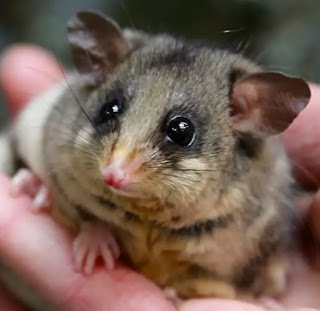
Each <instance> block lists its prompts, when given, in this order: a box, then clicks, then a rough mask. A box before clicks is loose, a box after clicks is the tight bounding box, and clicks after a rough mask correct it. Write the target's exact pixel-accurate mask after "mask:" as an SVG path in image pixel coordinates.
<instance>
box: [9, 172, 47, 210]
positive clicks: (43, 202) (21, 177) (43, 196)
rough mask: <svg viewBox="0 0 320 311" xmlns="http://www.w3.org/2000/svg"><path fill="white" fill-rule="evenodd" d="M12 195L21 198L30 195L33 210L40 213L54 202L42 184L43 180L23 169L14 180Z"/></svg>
mask: <svg viewBox="0 0 320 311" xmlns="http://www.w3.org/2000/svg"><path fill="white" fill-rule="evenodd" d="M10 194H11V195H12V196H19V195H22V194H25V195H28V196H29V197H30V198H32V199H33V202H32V206H31V207H32V210H33V211H35V212H39V211H41V210H46V209H49V208H50V207H51V205H52V200H51V196H50V192H49V190H48V188H47V187H46V186H45V185H43V184H42V182H41V180H40V179H39V178H38V177H37V176H36V175H35V174H34V173H32V172H31V171H30V170H28V169H25V168H22V169H20V170H19V171H18V172H17V173H16V174H15V175H14V176H13V178H12V181H11V186H10Z"/></svg>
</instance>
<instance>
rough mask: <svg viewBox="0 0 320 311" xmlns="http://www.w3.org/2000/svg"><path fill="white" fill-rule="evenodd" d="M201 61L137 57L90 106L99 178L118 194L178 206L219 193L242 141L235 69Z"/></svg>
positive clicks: (164, 52) (182, 52)
mask: <svg viewBox="0 0 320 311" xmlns="http://www.w3.org/2000/svg"><path fill="white" fill-rule="evenodd" d="M202 53H203V55H202V54H200V55H196V54H195V53H194V51H192V49H191V50H190V51H188V50H187V49H186V48H185V47H183V46H181V45H180V46H173V47H171V46H167V47H165V48H160V46H159V47H158V48H157V52H156V53H155V52H152V53H151V52H149V51H143V50H142V51H139V52H136V53H135V54H134V55H131V57H130V58H129V59H128V60H127V61H126V62H125V63H123V64H122V66H120V67H119V68H118V69H116V70H115V71H114V75H113V76H112V77H111V78H110V79H109V81H108V82H106V83H105V84H104V85H103V86H102V87H101V88H100V89H99V91H98V92H97V93H95V94H94V95H92V97H91V98H90V104H88V107H89V112H90V116H91V117H92V121H93V123H94V125H95V128H96V130H95V131H94V134H93V136H92V137H91V139H90V140H89V141H91V142H92V145H91V146H87V147H88V148H89V149H91V150H92V149H93V148H97V146H98V149H99V157H98V158H97V160H96V163H95V167H96V173H95V174H100V177H101V180H103V181H104V182H105V184H106V186H108V187H110V188H111V189H112V190H113V191H115V192H117V193H119V194H122V195H128V196H136V197H139V198H148V197H156V198H159V199H160V200H161V201H167V200H169V201H172V199H173V198H174V199H175V200H177V199H178V198H188V200H194V199H196V198H197V197H198V196H199V195H200V194H201V192H202V191H204V190H205V189H206V188H207V187H209V186H210V187H212V188H213V189H214V188H219V187H220V185H219V183H220V182H221V180H222V178H223V176H224V174H225V171H226V170H227V169H228V168H229V166H230V164H231V163H232V160H233V149H234V141H235V140H234V137H233V132H232V123H231V118H230V111H229V107H228V105H229V89H230V82H229V71H230V66H223V67H220V68H217V67H219V66H220V64H219V62H220V55H219V53H208V51H206V52H202ZM206 54H208V55H206ZM225 57H229V56H227V55H226V56H225ZM204 58H206V59H205V61H204ZM221 65H222V64H221ZM97 142H99V143H97ZM83 156H85V155H83Z"/></svg>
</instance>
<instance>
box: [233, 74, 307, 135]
mask: <svg viewBox="0 0 320 311" xmlns="http://www.w3.org/2000/svg"><path fill="white" fill-rule="evenodd" d="M310 96H311V92H310V88H309V86H308V84H307V83H306V82H305V81H304V80H303V79H299V78H293V77H289V76H286V75H283V74H281V73H276V72H262V73H254V74H249V75H247V76H244V77H243V78H240V79H239V80H238V81H236V82H235V83H234V85H233V88H232V92H231V115H232V118H233V121H234V127H235V129H236V130H237V131H240V132H252V133H255V134H257V135H262V136H266V135H272V134H278V133H280V132H282V131H284V130H285V129H286V128H287V127H288V126H289V125H290V124H291V123H292V121H293V120H294V119H295V117H296V116H297V115H298V114H299V113H300V111H301V110H303V109H304V108H305V107H306V105H307V104H308V102H309V100H310Z"/></svg>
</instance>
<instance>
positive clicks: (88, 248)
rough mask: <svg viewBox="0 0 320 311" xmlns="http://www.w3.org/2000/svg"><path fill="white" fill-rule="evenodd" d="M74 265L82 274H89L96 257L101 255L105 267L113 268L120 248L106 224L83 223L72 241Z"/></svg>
mask: <svg viewBox="0 0 320 311" xmlns="http://www.w3.org/2000/svg"><path fill="white" fill-rule="evenodd" d="M73 255H74V260H75V266H76V269H77V270H78V271H83V272H84V274H86V275H88V274H91V273H92V271H93V268H94V266H95V263H96V260H97V258H99V257H101V258H102V259H103V261H104V264H105V266H106V268H107V269H110V270H111V269H113V268H114V265H115V261H116V259H118V258H119V256H120V249H119V246H118V243H117V241H116V239H115V238H114V236H113V234H112V233H111V231H110V229H109V228H108V226H107V225H106V224H102V223H99V222H90V223H84V224H83V225H82V228H81V231H80V233H79V234H78V236H77V237H76V239H75V240H74V242H73Z"/></svg>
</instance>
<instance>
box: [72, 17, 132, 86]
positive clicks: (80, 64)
mask: <svg viewBox="0 0 320 311" xmlns="http://www.w3.org/2000/svg"><path fill="white" fill-rule="evenodd" d="M68 39H69V43H70V46H71V54H72V58H73V61H74V64H75V66H76V68H77V70H78V71H79V72H80V73H82V74H85V75H87V76H88V77H90V78H91V79H93V80H94V81H96V80H102V78H103V77H104V75H106V74H108V73H110V72H112V70H113V69H114V68H115V67H116V66H117V65H118V64H119V63H120V62H121V61H122V60H123V59H124V57H125V56H126V55H127V53H128V45H127V41H126V40H125V38H124V36H123V35H122V31H121V30H120V28H119V27H118V25H117V24H116V23H115V22H113V21H112V20H110V19H108V18H107V17H106V16H104V15H103V14H101V13H98V12H94V11H81V12H78V13H77V14H76V15H75V16H73V17H72V18H71V19H70V20H69V21H68Z"/></svg>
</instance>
